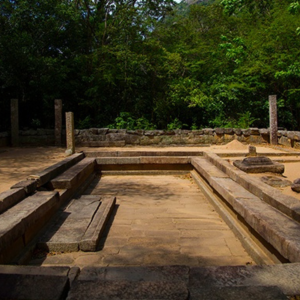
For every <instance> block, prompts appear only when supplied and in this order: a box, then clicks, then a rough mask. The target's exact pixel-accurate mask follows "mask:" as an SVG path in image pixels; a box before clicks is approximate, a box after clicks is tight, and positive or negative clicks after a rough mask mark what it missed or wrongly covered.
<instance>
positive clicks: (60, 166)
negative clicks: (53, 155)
mask: <svg viewBox="0 0 300 300" xmlns="http://www.w3.org/2000/svg"><path fill="white" fill-rule="evenodd" d="M84 157H85V155H84V154H83V153H75V154H73V155H71V156H69V157H67V158H65V159H64V160H62V161H60V162H58V163H56V164H54V165H52V166H50V167H48V168H46V169H45V170H43V171H41V172H38V173H36V174H35V175H30V176H29V178H28V179H31V180H32V179H35V180H36V181H37V186H38V187H41V186H42V185H44V184H46V183H47V182H48V181H50V180H51V179H53V178H55V177H57V176H58V175H59V174H61V173H62V172H64V171H66V170H67V169H68V168H70V167H72V166H73V165H75V164H76V163H78V162H79V161H81V160H82V159H83V158H84Z"/></svg>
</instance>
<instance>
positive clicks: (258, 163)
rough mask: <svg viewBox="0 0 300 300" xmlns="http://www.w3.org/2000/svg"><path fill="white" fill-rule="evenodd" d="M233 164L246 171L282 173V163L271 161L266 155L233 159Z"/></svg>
mask: <svg viewBox="0 0 300 300" xmlns="http://www.w3.org/2000/svg"><path fill="white" fill-rule="evenodd" d="M233 165H234V166H236V167H237V168H239V169H241V170H242V171H244V172H246V173H265V172H272V173H279V174H282V173H283V172H284V165H283V164H280V163H277V162H273V161H272V160H271V159H269V158H268V157H263V156H256V157H247V158H245V159H243V160H242V161H240V160H235V161H234V162H233Z"/></svg>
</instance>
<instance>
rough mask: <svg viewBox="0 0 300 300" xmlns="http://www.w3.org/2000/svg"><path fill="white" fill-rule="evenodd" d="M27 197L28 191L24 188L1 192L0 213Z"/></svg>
mask: <svg viewBox="0 0 300 300" xmlns="http://www.w3.org/2000/svg"><path fill="white" fill-rule="evenodd" d="M25 197H26V193H25V190H24V189H23V188H15V189H13V190H7V191H5V192H3V193H0V214H2V213H3V212H4V211H6V210H7V209H9V208H11V207H12V206H14V205H15V204H17V203H18V202H20V201H21V200H23V199H24V198H25Z"/></svg>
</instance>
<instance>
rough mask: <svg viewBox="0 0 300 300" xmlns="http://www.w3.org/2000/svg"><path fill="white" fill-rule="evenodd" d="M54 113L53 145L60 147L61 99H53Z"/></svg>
mask: <svg viewBox="0 0 300 300" xmlns="http://www.w3.org/2000/svg"><path fill="white" fill-rule="evenodd" d="M54 114H55V128H54V132H55V146H57V147H61V130H62V101H61V99H55V100H54Z"/></svg>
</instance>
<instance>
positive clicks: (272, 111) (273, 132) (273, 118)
mask: <svg viewBox="0 0 300 300" xmlns="http://www.w3.org/2000/svg"><path fill="white" fill-rule="evenodd" d="M269 115H270V144H271V145H277V144H278V140H277V130H278V129H277V126H278V121H277V96H276V95H270V96H269Z"/></svg>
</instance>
